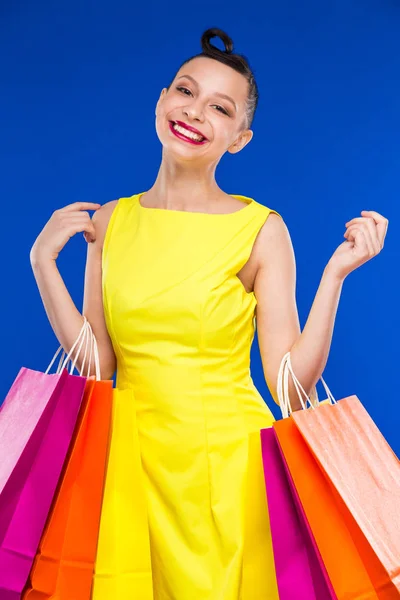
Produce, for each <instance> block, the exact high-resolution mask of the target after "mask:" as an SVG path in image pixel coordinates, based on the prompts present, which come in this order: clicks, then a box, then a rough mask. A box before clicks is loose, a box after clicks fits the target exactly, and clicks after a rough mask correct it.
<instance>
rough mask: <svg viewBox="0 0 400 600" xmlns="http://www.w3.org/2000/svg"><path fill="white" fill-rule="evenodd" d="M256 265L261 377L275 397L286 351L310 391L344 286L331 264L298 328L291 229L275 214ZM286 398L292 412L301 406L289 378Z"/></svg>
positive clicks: (323, 362)
mask: <svg viewBox="0 0 400 600" xmlns="http://www.w3.org/2000/svg"><path fill="white" fill-rule="evenodd" d="M255 250H256V255H257V257H259V258H258V261H259V263H258V264H259V267H258V270H257V275H256V278H255V283H254V292H255V295H256V298H257V308H256V318H257V332H258V340H259V347H260V353H261V359H262V365H263V370H264V376H265V380H266V382H267V385H268V388H269V390H270V392H271V395H272V397H273V399H274V401H275V402H276V403H277V404H278V405H279V401H278V397H277V391H276V386H277V379H278V371H279V366H280V364H281V361H282V358H283V355H284V354H286V352H289V351H290V357H291V363H292V367H293V372H294V373H295V375H296V377H297V379H298V380H299V381H300V383H301V385H302V387H303V388H304V390H305V392H306V393H307V394H308V395H310V393H311V390H312V388H313V386H314V385H315V384H316V383H317V381H318V380H319V378H320V376H321V375H322V373H323V371H324V369H325V365H326V362H327V359H328V355H329V350H330V346H331V342H332V334H333V327H334V323H335V318H336V313H337V308H338V304H339V299H340V293H341V290H342V285H343V279H341V278H339V277H338V276H337V275H336V274H335V273H334V272H333V270H330V267H329V263H328V265H327V267H326V268H325V270H324V272H323V275H322V278H321V282H320V285H319V288H318V291H317V294H316V296H315V299H314V302H313V305H312V307H311V310H310V313H309V316H308V319H307V323H306V325H305V327H304V330H303V331H302V332H301V331H300V324H299V317H298V311H297V306H296V297H295V295H296V263H295V256H294V251H293V246H292V242H291V239H290V235H289V231H288V229H287V227H286V225H285V223H284V221H283V220H282V219H281V217H279V216H278V215H275V214H274V213H271V214H270V215H269V216H268V219H267V221H266V223H265V224H264V226H263V227H262V229H261V231H260V234H259V236H258V237H257V240H256V244H255ZM289 398H290V401H291V405H292V408H293V410H299V409H300V408H301V405H300V401H299V397H298V394H297V391H296V389H295V386H294V383H293V380H292V378H291V377H290V376H289Z"/></svg>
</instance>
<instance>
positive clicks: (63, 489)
mask: <svg viewBox="0 0 400 600" xmlns="http://www.w3.org/2000/svg"><path fill="white" fill-rule="evenodd" d="M85 323H86V327H87V331H86V333H87V335H89V333H90V332H91V329H90V325H89V323H88V322H87V321H86V320H85ZM92 344H94V346H95V362H96V368H97V373H96V377H97V381H94V380H93V379H88V380H87V382H86V387H85V392H84V399H83V402H82V407H81V412H80V415H79V420H78V422H77V426H76V429H75V432H74V439H73V442H72V444H71V446H70V452H69V455H68V457H67V459H66V462H65V464H64V470H63V474H62V477H61V478H60V482H59V487H58V489H57V492H56V494H55V497H54V501H53V505H52V508H51V511H50V513H49V517H48V520H47V523H46V527H45V530H44V532H43V535H42V538H41V541H40V545H39V548H38V552H37V554H36V557H35V561H34V564H33V567H32V570H31V573H30V580H29V584H28V587H27V588H26V590H25V593H24V595H23V599H26V600H39V599H40V600H45V599H46V598H47V599H50V598H57V599H58V600H72V599H73V600H89V599H90V596H91V586H92V580H93V571H94V563H95V559H96V550H97V542H98V533H99V524H100V513H101V506H102V498H103V487H104V480H105V472H106V460H107V452H108V443H109V431H110V425H111V410H112V393H113V392H112V386H113V382H112V381H111V380H109V381H100V369H99V363H98V355H97V356H96V353H97V346H96V341H95V339H94V336H92ZM84 362H85V360H84ZM89 365H90V360H89ZM82 370H83V367H82Z"/></svg>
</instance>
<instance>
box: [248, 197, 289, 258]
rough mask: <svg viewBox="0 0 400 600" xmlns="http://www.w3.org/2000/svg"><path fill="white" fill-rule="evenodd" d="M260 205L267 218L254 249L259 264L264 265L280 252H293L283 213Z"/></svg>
mask: <svg viewBox="0 0 400 600" xmlns="http://www.w3.org/2000/svg"><path fill="white" fill-rule="evenodd" d="M260 206H261V212H262V215H263V217H264V219H265V220H264V222H263V224H262V226H261V228H260V230H259V233H258V235H257V239H256V242H255V244H254V250H255V251H256V255H257V259H258V261H259V264H260V265H262V264H263V263H265V262H268V261H269V260H270V259H271V258H272V257H273V256H274V257H275V258H276V257H278V256H279V254H281V255H282V254H291V252H292V241H291V238H290V233H289V230H288V228H287V225H286V223H285V221H284V219H283V217H282V215H280V214H279V213H278V211H275V209H273V208H270V207H268V206H265V205H260Z"/></svg>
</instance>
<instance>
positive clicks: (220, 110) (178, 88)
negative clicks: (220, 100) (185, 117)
mask: <svg viewBox="0 0 400 600" xmlns="http://www.w3.org/2000/svg"><path fill="white" fill-rule="evenodd" d="M176 89H177V90H178V91H180V92H181V91H182V93H183V94H185V96H187V95H188V94H186V92H189V94H192V92H191V91H190V90H189V89H188V88H186V87H183V86H182V85H178V86H176ZM212 106H216V107H217V109H218V112H222V113H223V114H224V115H227V116H228V117H229V113H228V111H227V110H225V108H224V107H223V106H220V105H219V104H212Z"/></svg>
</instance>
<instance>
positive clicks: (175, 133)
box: [169, 121, 208, 146]
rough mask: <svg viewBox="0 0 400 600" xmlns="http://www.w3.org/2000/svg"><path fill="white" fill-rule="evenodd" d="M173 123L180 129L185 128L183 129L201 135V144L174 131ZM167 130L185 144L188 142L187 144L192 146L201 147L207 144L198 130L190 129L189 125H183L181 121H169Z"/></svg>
mask: <svg viewBox="0 0 400 600" xmlns="http://www.w3.org/2000/svg"><path fill="white" fill-rule="evenodd" d="M174 123H176V124H177V125H180V126H181V127H183V128H185V129H188V130H189V131H193V132H194V133H197V134H198V135H201V136H202V137H204V140H202V141H201V142H198V141H196V140H192V139H190V138H188V137H186V136H185V135H183V134H182V133H180V132H179V131H176V130H175V129H174V127H173V125H174ZM169 128H170V130H171V131H172V133H173V134H174V135H175V136H176V137H178V138H179V139H181V140H184V141H185V142H188V143H189V144H194V145H195V146H202V145H203V144H205V143H206V142H208V140H207V138H206V137H205V136H204V135H203V134H202V133H201V131H199V130H198V129H195V128H194V127H190V126H189V125H186V123H183V122H182V121H170V122H169Z"/></svg>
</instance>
